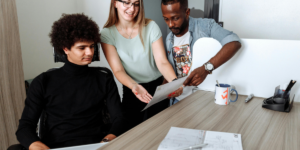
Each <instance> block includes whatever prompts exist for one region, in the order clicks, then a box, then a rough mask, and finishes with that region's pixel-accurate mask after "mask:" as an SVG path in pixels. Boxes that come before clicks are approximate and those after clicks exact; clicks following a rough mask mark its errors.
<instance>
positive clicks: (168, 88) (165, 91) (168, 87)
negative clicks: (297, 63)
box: [142, 76, 187, 111]
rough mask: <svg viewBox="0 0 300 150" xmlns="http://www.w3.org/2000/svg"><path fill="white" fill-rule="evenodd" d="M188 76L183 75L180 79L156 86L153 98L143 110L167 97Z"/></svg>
mask: <svg viewBox="0 0 300 150" xmlns="http://www.w3.org/2000/svg"><path fill="white" fill-rule="evenodd" d="M186 78H187V76H186V77H182V78H180V79H178V80H175V81H172V82H170V83H167V84H164V85H161V86H158V87H157V88H156V91H155V93H154V96H153V98H152V99H151V101H150V102H149V103H148V104H147V105H146V107H145V108H144V109H143V110H142V111H144V110H146V109H147V108H149V107H151V106H152V105H154V104H156V103H158V102H160V101H162V100H164V99H166V98H167V97H168V95H169V94H170V93H172V92H174V91H176V90H177V89H178V88H180V87H181V86H182V84H183V82H184V81H185V79H186Z"/></svg>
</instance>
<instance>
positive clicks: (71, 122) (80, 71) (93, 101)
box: [16, 62, 125, 148]
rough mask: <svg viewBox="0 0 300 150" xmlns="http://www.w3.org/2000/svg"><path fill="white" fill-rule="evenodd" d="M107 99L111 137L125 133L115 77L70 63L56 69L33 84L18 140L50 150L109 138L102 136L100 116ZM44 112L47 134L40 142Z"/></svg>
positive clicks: (20, 122)
mask: <svg viewBox="0 0 300 150" xmlns="http://www.w3.org/2000/svg"><path fill="white" fill-rule="evenodd" d="M104 99H106V101H107V102H106V103H107V109H108V112H109V114H110V118H111V119H110V121H111V123H112V127H111V129H110V131H108V134H114V135H116V136H118V135H120V134H122V133H123V132H124V130H125V128H124V121H125V120H124V118H123V115H122V111H121V101H120V96H119V93H118V89H117V86H116V83H115V81H114V78H113V76H112V75H110V74H108V73H105V72H102V71H100V70H99V69H96V68H92V67H88V66H87V65H86V66H79V65H75V64H73V63H70V62H66V63H65V65H64V66H63V67H61V68H59V69H57V70H54V71H49V72H44V73H42V74H40V75H39V76H37V77H36V78H35V79H34V80H33V81H32V83H31V85H30V88H29V92H28V95H27V98H26V100H25V108H24V111H23V114H22V117H21V119H20V121H19V128H18V130H17V132H16V135H17V139H18V140H19V142H20V143H21V144H22V145H23V146H25V147H26V148H29V146H30V144H32V143H33V142H35V141H42V142H43V143H45V144H46V145H47V146H50V148H51V145H55V144H57V143H62V142H67V141H70V140H71V141H72V140H73V141H74V140H75V141H76V140H77V141H78V140H79V141H80V140H83V141H84V140H85V141H89V139H97V142H100V140H101V139H102V138H103V137H104V136H106V135H103V124H104V123H103V121H102V119H103V118H102V114H101V112H102V111H101V108H102V107H103V104H104V103H103V101H104ZM43 110H44V111H45V113H46V115H47V119H46V123H45V124H46V128H47V132H46V133H45V137H43V139H39V138H38V136H37V135H36V127H37V123H38V120H39V117H40V115H41V112H42V111H43ZM98 140H99V141H98ZM81 144H85V143H84V142H81ZM86 144H88V143H86ZM66 146H70V145H66Z"/></svg>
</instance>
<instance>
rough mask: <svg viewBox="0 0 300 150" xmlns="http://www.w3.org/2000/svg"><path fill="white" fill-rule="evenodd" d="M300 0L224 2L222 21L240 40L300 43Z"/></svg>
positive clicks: (221, 10) (221, 12) (238, 0)
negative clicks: (272, 40) (298, 41)
mask: <svg viewBox="0 0 300 150" xmlns="http://www.w3.org/2000/svg"><path fill="white" fill-rule="evenodd" d="M299 6H300V0H221V5H220V15H219V19H220V21H223V22H224V28H225V29H228V30H231V31H234V32H235V33H237V34H238V35H239V36H240V37H241V38H251V39H285V40H300V28H299V27H300V9H299Z"/></svg>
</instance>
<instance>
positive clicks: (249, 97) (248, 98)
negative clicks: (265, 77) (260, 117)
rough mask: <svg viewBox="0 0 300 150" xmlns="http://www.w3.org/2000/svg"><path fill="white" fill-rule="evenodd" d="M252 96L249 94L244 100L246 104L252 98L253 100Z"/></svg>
mask: <svg viewBox="0 0 300 150" xmlns="http://www.w3.org/2000/svg"><path fill="white" fill-rule="evenodd" d="M253 96H254V95H253V94H250V95H249V96H248V97H247V98H246V99H245V102H246V103H248V102H249V101H250V100H251V99H252V98H253Z"/></svg>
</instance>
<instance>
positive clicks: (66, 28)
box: [49, 14, 100, 56]
mask: <svg viewBox="0 0 300 150" xmlns="http://www.w3.org/2000/svg"><path fill="white" fill-rule="evenodd" d="M49 37H50V38H51V44H52V46H53V47H54V50H55V52H56V53H58V54H60V55H64V56H65V55H66V54H65V53H64V51H63V48H68V49H71V47H72V46H73V45H74V44H75V43H76V42H78V41H94V42H95V43H99V42H100V31H99V27H98V25H97V24H96V23H95V22H94V21H93V20H92V19H91V18H89V17H87V16H86V15H84V14H62V16H61V18H60V19H59V20H57V21H55V22H54V23H53V26H52V30H51V32H50V33H49Z"/></svg>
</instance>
